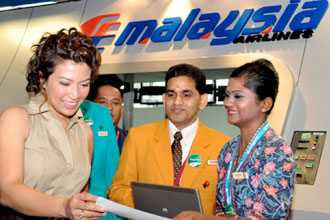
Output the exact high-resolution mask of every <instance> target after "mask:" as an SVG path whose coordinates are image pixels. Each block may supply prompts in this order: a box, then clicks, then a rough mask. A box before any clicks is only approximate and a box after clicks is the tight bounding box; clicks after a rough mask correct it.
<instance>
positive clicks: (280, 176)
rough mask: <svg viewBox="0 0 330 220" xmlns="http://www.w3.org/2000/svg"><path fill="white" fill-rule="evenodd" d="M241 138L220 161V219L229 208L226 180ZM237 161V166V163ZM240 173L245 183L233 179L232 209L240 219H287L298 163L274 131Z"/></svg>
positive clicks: (261, 141) (224, 151)
mask: <svg viewBox="0 0 330 220" xmlns="http://www.w3.org/2000/svg"><path fill="white" fill-rule="evenodd" d="M239 143H240V136H237V137H236V138H234V139H233V140H231V141H229V142H228V143H227V144H225V146H224V147H223V148H222V151H221V152H220V154H219V158H218V173H219V180H218V184H217V210H216V213H217V215H222V214H224V209H225V207H226V205H227V202H226V194H225V179H226V175H227V172H228V166H229V163H230V161H231V158H232V156H234V157H237V156H236V155H235V148H236V147H238V146H239ZM236 160H237V158H235V160H234V162H235V163H236ZM239 172H247V173H248V178H246V179H232V175H230V176H231V183H232V188H231V195H232V203H233V208H234V210H235V212H236V214H237V215H238V216H239V218H250V219H287V216H288V213H289V209H290V206H291V202H292V196H293V187H294V181H295V163H294V159H293V153H292V150H291V147H290V146H289V145H288V144H286V143H285V141H284V140H283V138H282V137H280V136H279V135H278V134H277V133H276V132H275V131H274V130H273V129H268V131H267V132H266V133H265V134H264V135H263V136H262V137H261V138H260V139H259V141H258V142H257V143H256V145H255V147H254V149H253V150H252V151H251V153H250V154H249V156H248V158H247V159H246V160H245V162H244V163H243V165H242V167H241V168H240V170H239Z"/></svg>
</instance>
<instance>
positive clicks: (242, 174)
mask: <svg viewBox="0 0 330 220" xmlns="http://www.w3.org/2000/svg"><path fill="white" fill-rule="evenodd" d="M233 179H235V180H242V179H249V174H248V173H247V172H233Z"/></svg>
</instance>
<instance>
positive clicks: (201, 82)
mask: <svg viewBox="0 0 330 220" xmlns="http://www.w3.org/2000/svg"><path fill="white" fill-rule="evenodd" d="M178 76H187V77H190V78H192V79H193V80H194V81H195V87H196V89H197V90H198V92H199V94H200V95H203V94H205V89H206V76H205V74H204V72H203V71H202V70H201V69H199V68H198V67H196V66H193V65H190V64H185V63H183V64H178V65H175V66H172V67H170V68H169V69H168V71H167V72H166V76H165V85H166V88H167V82H168V80H170V79H171V78H173V77H178Z"/></svg>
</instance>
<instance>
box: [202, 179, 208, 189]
mask: <svg viewBox="0 0 330 220" xmlns="http://www.w3.org/2000/svg"><path fill="white" fill-rule="evenodd" d="M209 185H210V182H209V181H208V180H206V181H205V182H204V183H203V187H204V189H206V188H208V187H209Z"/></svg>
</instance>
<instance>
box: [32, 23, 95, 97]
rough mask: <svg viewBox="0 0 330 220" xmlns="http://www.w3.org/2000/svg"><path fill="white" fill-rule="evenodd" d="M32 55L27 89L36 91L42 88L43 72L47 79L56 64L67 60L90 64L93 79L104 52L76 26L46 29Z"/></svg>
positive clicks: (33, 48) (33, 47)
mask: <svg viewBox="0 0 330 220" xmlns="http://www.w3.org/2000/svg"><path fill="white" fill-rule="evenodd" d="M32 50H33V55H32V57H31V58H30V60H29V63H28V66H27V81H28V84H27V86H26V91H27V92H29V93H34V94H37V93H39V92H40V91H41V85H40V74H39V73H41V74H42V77H44V79H45V81H47V79H48V77H49V76H50V75H51V74H52V73H53V72H54V71H55V67H56V65H58V64H59V63H60V62H62V61H64V60H73V61H74V62H77V63H86V64H87V65H88V66H89V67H90V68H91V71H92V72H91V81H93V80H94V79H95V78H96V77H97V75H98V70H99V67H100V65H101V55H100V53H99V51H98V50H97V48H96V47H95V46H94V44H93V41H92V40H91V39H90V38H88V37H87V36H86V35H84V34H82V33H81V32H79V31H78V30H77V29H76V28H70V29H69V30H66V29H61V30H60V31H58V32H57V33H56V34H50V33H45V34H44V35H43V36H42V37H41V39H40V40H39V43H37V44H35V45H33V46H32Z"/></svg>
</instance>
